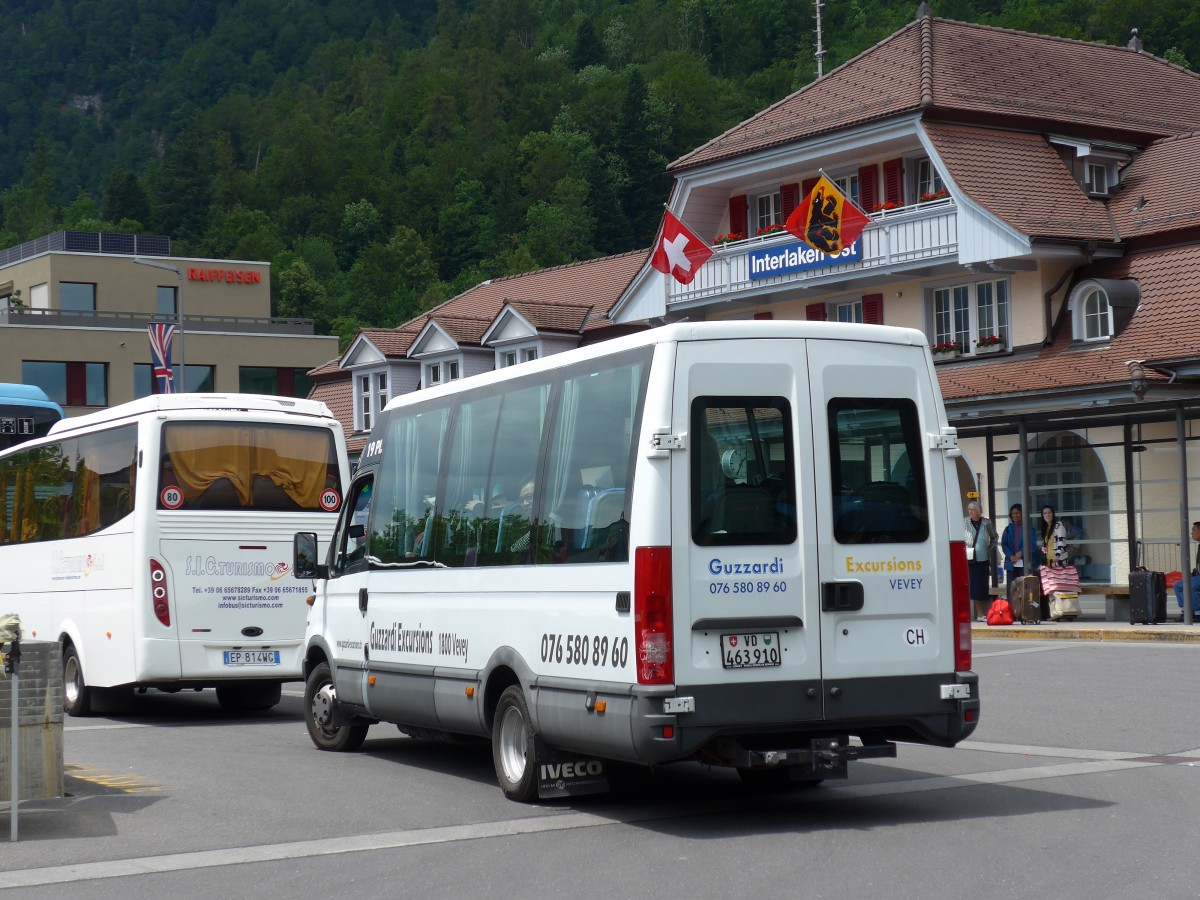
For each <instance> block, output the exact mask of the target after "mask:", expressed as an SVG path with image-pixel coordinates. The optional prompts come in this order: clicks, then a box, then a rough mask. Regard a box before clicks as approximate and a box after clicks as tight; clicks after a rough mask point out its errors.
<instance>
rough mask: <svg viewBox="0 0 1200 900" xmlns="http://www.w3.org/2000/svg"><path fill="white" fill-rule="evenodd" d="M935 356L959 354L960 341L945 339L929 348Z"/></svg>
mask: <svg viewBox="0 0 1200 900" xmlns="http://www.w3.org/2000/svg"><path fill="white" fill-rule="evenodd" d="M929 351H930V352H931V353H932V354H933V355H934V356H958V351H959V346H958V341H943V342H942V343H940V344H934V345H933V346H932V347H930V348H929Z"/></svg>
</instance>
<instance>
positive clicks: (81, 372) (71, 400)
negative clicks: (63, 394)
mask: <svg viewBox="0 0 1200 900" xmlns="http://www.w3.org/2000/svg"><path fill="white" fill-rule="evenodd" d="M63 365H64V366H66V369H67V406H87V370H86V369H85V368H84V367H83V363H81V362H69V363H64V364H63Z"/></svg>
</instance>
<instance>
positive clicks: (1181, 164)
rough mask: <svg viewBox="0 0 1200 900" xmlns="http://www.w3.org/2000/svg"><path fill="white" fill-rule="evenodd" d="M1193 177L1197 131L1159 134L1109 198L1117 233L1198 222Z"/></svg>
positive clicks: (1198, 196) (1199, 156)
mask: <svg viewBox="0 0 1200 900" xmlns="http://www.w3.org/2000/svg"><path fill="white" fill-rule="evenodd" d="M1197 176H1200V133H1198V132H1193V133H1191V134H1185V135H1180V136H1179V137H1176V138H1164V139H1163V140H1161V141H1157V142H1155V143H1154V144H1151V145H1150V146H1149V147H1147V148H1146V150H1145V152H1144V153H1142V155H1141V156H1139V157H1138V158H1137V159H1136V160H1134V162H1133V164H1132V165H1131V166H1130V167H1129V168H1127V169H1126V170H1125V172H1124V174H1122V176H1121V192H1120V194H1118V195H1117V196H1116V197H1114V198H1113V199H1112V200H1110V201H1109V208H1110V209H1111V210H1112V215H1113V219H1114V220H1115V221H1116V223H1117V230H1118V231H1120V233H1121V237H1122V238H1123V239H1125V240H1132V239H1134V238H1138V237H1143V236H1145V235H1148V234H1157V233H1159V232H1164V231H1177V230H1179V229H1182V228H1195V227H1196V226H1200V177H1197ZM1143 201H1144V202H1143ZM1135 207H1137V208H1135Z"/></svg>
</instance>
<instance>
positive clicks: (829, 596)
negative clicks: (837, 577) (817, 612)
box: [821, 581, 864, 612]
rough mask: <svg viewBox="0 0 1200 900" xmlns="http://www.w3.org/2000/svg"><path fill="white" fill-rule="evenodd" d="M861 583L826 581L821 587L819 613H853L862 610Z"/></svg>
mask: <svg viewBox="0 0 1200 900" xmlns="http://www.w3.org/2000/svg"><path fill="white" fill-rule="evenodd" d="M863 597H864V595H863V586H862V582H861V581H826V582H824V583H823V584H822V585H821V612H854V611H855V610H859V609H862V608H863V602H864V601H863Z"/></svg>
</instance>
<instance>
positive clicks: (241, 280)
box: [187, 266, 262, 284]
mask: <svg viewBox="0 0 1200 900" xmlns="http://www.w3.org/2000/svg"><path fill="white" fill-rule="evenodd" d="M187 272H188V281H221V282H224V283H225V284H261V283H262V273H261V272H252V271H251V270H249V269H194V268H191V267H190V266H189V267H188V270H187Z"/></svg>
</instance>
